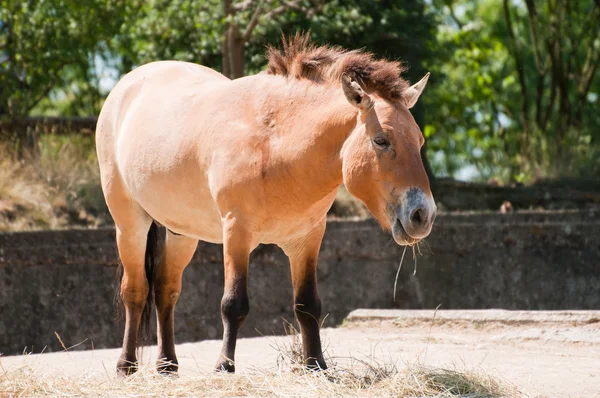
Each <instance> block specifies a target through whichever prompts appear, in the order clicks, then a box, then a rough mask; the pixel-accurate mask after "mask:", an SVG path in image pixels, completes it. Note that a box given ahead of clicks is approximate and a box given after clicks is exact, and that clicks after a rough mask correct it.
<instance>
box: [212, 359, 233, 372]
mask: <svg viewBox="0 0 600 398" xmlns="http://www.w3.org/2000/svg"><path fill="white" fill-rule="evenodd" d="M215 371H217V372H225V373H235V365H234V363H233V362H232V361H230V360H228V359H224V360H222V361H220V362H218V363H217V366H215Z"/></svg>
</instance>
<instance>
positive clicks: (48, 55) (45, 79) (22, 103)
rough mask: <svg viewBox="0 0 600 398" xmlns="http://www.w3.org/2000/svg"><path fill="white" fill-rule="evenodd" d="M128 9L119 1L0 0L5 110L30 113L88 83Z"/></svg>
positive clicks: (0, 94) (0, 104)
mask: <svg viewBox="0 0 600 398" xmlns="http://www.w3.org/2000/svg"><path fill="white" fill-rule="evenodd" d="M125 9H126V3H124V2H122V1H119V0H88V1H85V2H78V1H69V0H52V1H48V0H46V1H44V0H1V1H0V108H2V110H3V111H4V112H5V113H8V114H10V115H12V116H23V115H27V114H29V113H30V112H31V110H32V109H33V108H34V107H35V106H36V105H37V104H38V103H39V102H40V101H41V100H42V99H44V98H47V97H48V96H49V95H50V93H51V91H52V90H53V89H55V88H57V87H63V88H64V87H67V86H68V85H70V83H71V82H73V81H76V80H79V81H81V80H86V79H87V78H88V77H89V76H88V70H89V69H90V65H91V64H92V62H93V58H94V55H95V53H96V52H97V51H99V44H100V43H102V42H103V41H107V40H110V39H111V38H112V37H113V36H114V35H115V33H116V32H117V31H118V29H119V27H120V25H121V23H122V21H123V15H124V14H125V12H124V11H125Z"/></svg>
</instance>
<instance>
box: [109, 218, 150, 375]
mask: <svg viewBox="0 0 600 398" xmlns="http://www.w3.org/2000/svg"><path fill="white" fill-rule="evenodd" d="M151 228H152V230H151ZM156 228H157V227H156V225H154V224H152V220H151V219H150V218H149V217H147V218H145V217H144V218H141V219H140V221H139V223H138V225H137V226H136V227H135V228H131V226H129V228H123V227H122V226H119V225H118V224H117V226H116V230H117V247H118V250H119V257H120V258H121V266H122V267H123V269H122V271H123V274H122V277H121V280H120V286H118V292H117V294H118V295H119V298H120V299H121V302H122V303H123V306H124V307H125V333H124V336H123V349H122V352H121V356H120V357H119V360H118V362H117V371H118V372H119V373H121V374H125V375H128V374H131V373H133V372H135V371H136V370H137V358H136V349H137V348H138V347H139V346H140V345H142V343H143V341H142V340H143V339H145V338H147V337H148V336H146V335H145V334H144V332H146V330H147V328H146V325H147V324H148V322H149V317H150V308H151V304H152V303H151V302H149V299H151V297H152V296H151V295H150V294H149V292H150V284H151V282H152V275H151V273H152V259H151V258H150V257H151V255H152V250H148V249H152V248H153V247H154V246H155V244H156V242H155V240H154V239H155V234H156Z"/></svg>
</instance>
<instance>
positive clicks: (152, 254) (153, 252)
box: [114, 222, 159, 347]
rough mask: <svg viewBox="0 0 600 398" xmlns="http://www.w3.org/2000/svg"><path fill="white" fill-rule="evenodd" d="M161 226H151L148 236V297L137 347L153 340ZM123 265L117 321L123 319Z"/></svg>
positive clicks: (117, 288)
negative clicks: (152, 327)
mask: <svg viewBox="0 0 600 398" xmlns="http://www.w3.org/2000/svg"><path fill="white" fill-rule="evenodd" d="M158 229H159V226H158V225H157V224H156V223H154V222H153V223H152V224H151V225H150V229H149V230H148V236H147V238H146V253H145V255H144V271H145V273H146V281H147V282H148V296H147V297H146V304H145V305H144V309H143V311H142V317H141V319H140V326H139V328H138V335H137V346H138V347H142V346H143V345H144V344H145V343H150V342H151V339H152V330H151V327H150V320H151V318H152V312H153V310H154V272H155V270H156V265H157V263H158V244H159V230H158ZM123 273H124V270H123V263H122V262H120V261H119V266H118V268H117V276H116V285H115V300H114V301H115V307H116V313H117V320H121V319H122V318H123V311H122V309H123V299H122V297H121V282H122V281H123Z"/></svg>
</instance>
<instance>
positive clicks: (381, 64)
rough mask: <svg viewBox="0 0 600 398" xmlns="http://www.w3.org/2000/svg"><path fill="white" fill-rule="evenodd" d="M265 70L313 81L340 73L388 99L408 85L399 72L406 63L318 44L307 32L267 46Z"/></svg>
mask: <svg viewBox="0 0 600 398" xmlns="http://www.w3.org/2000/svg"><path fill="white" fill-rule="evenodd" d="M267 60H268V62H269V63H268V67H267V73H268V74H271V75H280V76H287V77H291V78H294V79H308V80H311V81H313V82H316V83H335V84H337V83H339V82H340V79H341V76H342V74H343V73H346V74H348V75H349V76H350V77H351V78H352V79H353V80H355V81H357V82H358V83H359V84H360V85H361V86H362V88H363V89H364V90H365V91H366V92H367V93H373V92H374V93H376V94H377V95H379V96H380V97H382V98H384V99H385V100H387V101H390V102H396V101H398V100H400V99H402V91H404V89H406V88H408V87H409V84H408V81H406V80H405V79H403V78H402V77H401V76H400V75H401V74H402V73H403V72H404V71H406V67H405V66H404V65H403V64H402V63H401V62H399V61H388V60H385V59H376V58H375V57H374V55H373V54H372V53H370V52H365V51H362V50H352V51H349V50H345V49H343V48H341V47H338V46H317V45H315V44H314V43H312V42H311V41H310V36H309V34H307V33H296V34H295V35H294V36H289V37H287V38H286V37H285V36H283V37H282V48H281V49H277V48H274V47H272V46H268V47H267Z"/></svg>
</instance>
